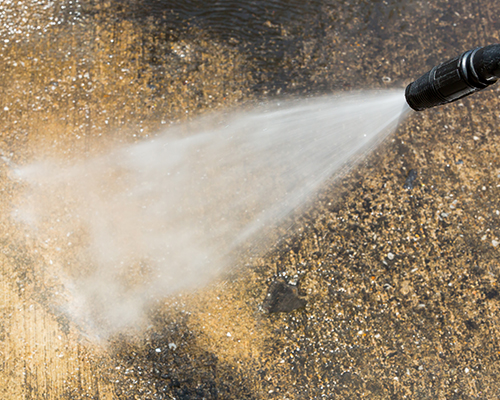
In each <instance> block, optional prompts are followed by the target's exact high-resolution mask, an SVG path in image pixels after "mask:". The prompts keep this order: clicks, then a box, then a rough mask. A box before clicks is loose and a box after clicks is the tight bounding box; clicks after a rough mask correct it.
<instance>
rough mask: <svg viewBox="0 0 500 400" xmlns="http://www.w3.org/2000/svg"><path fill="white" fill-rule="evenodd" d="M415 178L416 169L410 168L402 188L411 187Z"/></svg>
mask: <svg viewBox="0 0 500 400" xmlns="http://www.w3.org/2000/svg"><path fill="white" fill-rule="evenodd" d="M415 179H417V170H416V169H410V172H409V173H408V176H407V177H406V181H405V184H404V185H403V188H404V189H410V190H411V189H413V187H414V184H415Z"/></svg>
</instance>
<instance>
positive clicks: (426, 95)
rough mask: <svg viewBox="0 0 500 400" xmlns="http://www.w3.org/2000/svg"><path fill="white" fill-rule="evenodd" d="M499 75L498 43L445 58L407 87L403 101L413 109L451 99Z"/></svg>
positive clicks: (488, 84) (499, 54)
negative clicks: (449, 58)
mask: <svg viewBox="0 0 500 400" xmlns="http://www.w3.org/2000/svg"><path fill="white" fill-rule="evenodd" d="M499 78H500V44H492V45H490V46H485V47H479V48H477V49H474V50H469V51H466V52H465V53H463V54H462V55H460V56H458V57H455V58H453V59H451V60H448V61H446V62H444V63H442V64H440V65H438V66H437V67H434V68H432V69H431V70H430V71H429V72H427V73H426V74H424V75H422V76H421V77H420V78H418V79H417V80H416V81H415V82H412V83H410V84H409V85H408V86H407V87H406V92H405V96H406V101H407V103H408V105H409V106H410V107H411V108H413V109H414V110H416V111H421V110H425V109H426V108H431V107H435V106H439V105H441V104H447V103H451V102H453V101H455V100H458V99H460V98H462V97H465V96H468V95H469V94H472V93H474V92H477V91H479V90H482V89H484V88H486V87H488V86H490V85H492V84H493V83H495V82H496V81H497V79H499Z"/></svg>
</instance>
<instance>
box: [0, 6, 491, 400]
mask: <svg viewBox="0 0 500 400" xmlns="http://www.w3.org/2000/svg"><path fill="white" fill-rule="evenodd" d="M15 3H16V4H10V5H6V6H5V9H4V10H2V12H1V16H0V21H1V22H2V26H3V28H2V29H3V30H2V31H1V32H0V39H2V46H1V57H0V71H2V76H3V79H2V81H1V82H0V94H1V95H0V127H1V131H0V132H1V133H0V135H1V137H0V149H1V151H2V153H3V156H4V157H5V158H6V159H9V160H10V161H9V162H13V163H16V164H24V163H27V162H29V161H33V160H36V159H38V158H41V157H42V156H47V155H51V156H55V157H59V158H62V159H66V160H72V159H75V158H82V157H83V158H84V157H88V156H91V155H94V154H99V153H102V152H104V151H105V150H106V149H108V148H110V147H113V146H115V145H117V143H129V142H134V141H137V140H141V138H143V137H147V136H152V135H154V134H155V133H156V132H158V131H159V130H160V129H162V127H163V126H165V125H168V124H169V123H171V122H173V121H180V120H183V119H185V118H189V116H191V115H198V114H200V113H203V112H210V111H211V110H214V109H218V110H220V109H223V110H225V109H230V108H233V107H237V106H239V105H241V104H251V103H252V102H254V101H258V100H259V99H265V98H270V97H274V96H282V97H288V96H298V95H303V96H304V95H314V94H319V93H325V92H331V91H339V90H351V89H361V88H385V87H388V88H394V87H404V85H405V84H406V83H408V82H409V81H410V80H411V79H412V78H415V77H417V76H419V74H421V73H423V72H425V71H426V70H427V69H429V68H430V67H432V66H433V65H435V64H436V63H438V62H439V61H441V60H444V59H447V58H449V57H452V56H455V55H456V54H459V53H460V52H462V51H464V50H467V49H469V48H472V47H475V46H478V45H485V44H490V43H497V42H499V41H500V37H499V32H500V29H499V28H500V21H499V19H498V7H499V4H498V3H497V2H495V1H493V2H487V1H482V0H479V1H477V2H473V3H471V2H459V1H447V0H439V1H435V2H432V3H431V2H426V1H403V2H401V1H386V2H378V1H377V2H368V1H361V0H360V1H349V2H328V3H326V2H325V4H322V3H318V2H311V7H312V6H314V7H316V8H314V9H315V10H317V9H319V10H322V12H321V13H319V14H314V13H312V14H311V13H309V14H308V13H303V12H301V11H300V9H299V11H297V12H290V13H288V14H287V13H283V8H280V7H278V6H276V7H277V8H276V10H273V9H270V10H267V11H266V12H262V13H261V14H259V15H256V16H255V18H256V21H258V22H259V24H260V25H259V24H254V25H253V28H252V29H254V30H255V32H253V33H252V34H251V35H250V38H249V37H246V38H245V37H244V35H243V34H242V33H241V32H240V31H236V33H235V34H234V37H231V35H230V34H228V35H226V36H224V35H220V34H217V32H216V33H211V32H210V31H206V26H204V25H203V24H200V23H198V24H197V23H196V21H192V23H191V24H190V25H188V24H187V23H185V21H183V20H182V19H181V20H180V22H177V23H176V25H175V29H173V28H172V29H170V30H169V29H167V28H168V25H166V24H167V22H164V23H162V22H161V21H162V20H161V18H160V17H159V14H158V9H157V8H154V10H155V11H154V13H151V14H148V10H147V9H145V10H146V11H145V12H144V13H137V12H136V11H137V9H138V8H137V7H139V8H141V6H140V5H138V4H134V3H133V2H122V3H121V6H118V3H113V2H110V1H107V2H106V1H102V2H100V1H90V0H89V1H88V2H81V1H80V2H77V1H74V2H72V3H70V2H63V3H61V4H57V5H53V6H47V7H45V6H46V5H45V4H44V3H40V4H37V3H32V2H22V1H20V2H15ZM63 4H64V5H65V7H64V8H63V6H62V5H63ZM155 4H156V6H157V5H158V4H159V3H158V2H156V3H155ZM273 4H274V3H273ZM23 6H26V7H27V8H23ZM262 7H264V8H265V6H262ZM293 7H299V8H300V5H297V4H295V3H293V4H292V6H291V8H292V11H293ZM302 7H304V6H302ZM285 9H286V8H285ZM134 10H135V13H134ZM274 11H276V12H274ZM280 13H281V14H280ZM273 15H277V16H276V18H275V19H273ZM283 15H284V16H283ZM56 17H57V18H58V19H57V20H56V19H55V18H56ZM23 18H24V19H23ZM51 18H52V19H51ZM267 18H269V19H267ZM165 20H166V21H170V22H168V23H169V24H172V22H171V19H168V18H166V19H165ZM174 20H175V18H174ZM59 21H61V23H59ZM259 26H260V27H262V32H264V34H265V35H264V34H263V35H264V38H263V39H262V40H260V41H257V40H252V37H253V36H252V35H257V34H258V30H259ZM203 28H205V31H204V30H203ZM28 33H29V36H28ZM266 38H267V39H266ZM499 99H500V86H499V85H496V86H493V87H492V88H491V89H488V90H486V91H485V92H484V93H480V94H477V95H475V96H474V97H470V98H467V99H464V100H463V101H460V102H458V103H455V104H453V105H448V106H445V107H441V108H438V109H434V110H429V111H428V112H425V113H419V114H416V113H413V114H412V115H411V116H410V117H409V118H408V119H407V120H406V121H404V122H403V123H402V124H401V126H400V128H399V129H398V131H397V132H396V133H395V134H394V135H393V136H392V137H391V138H390V139H389V140H388V141H387V142H386V143H385V144H384V145H383V146H381V147H380V148H379V149H378V150H377V151H376V152H374V153H373V154H371V155H370V156H369V157H368V158H367V159H366V160H365V161H364V162H363V163H362V164H361V165H359V166H358V167H356V168H355V169H354V170H352V171H351V172H350V173H349V174H348V175H346V176H345V177H343V178H342V179H341V180H340V181H337V182H333V183H332V184H331V185H329V186H327V187H325V188H324V190H323V191H322V192H321V193H320V194H319V195H318V196H317V197H316V198H315V199H313V202H312V205H311V206H310V207H309V208H308V209H307V210H306V211H305V212H304V214H301V215H297V216H296V217H295V219H294V221H293V229H292V230H291V231H288V232H287V233H286V234H285V235H283V236H282V238H281V239H280V240H277V241H276V242H273V243H269V244H268V246H267V249H266V251H264V253H263V254H259V255H255V254H250V255H246V256H242V259H241V262H240V264H241V267H240V268H236V270H235V271H234V273H233V274H232V275H231V276H230V277H228V278H227V279H226V280H225V281H223V282H214V284H213V285H212V286H211V287H207V288H206V289H204V290H200V291H198V292H196V293H183V294H180V295H179V296H177V297H175V298H170V299H165V300H163V301H161V302H159V303H158V305H157V307H155V308H154V309H152V310H151V316H150V325H149V327H148V328H147V329H146V331H145V332H144V333H142V334H140V335H132V334H127V333H126V332H125V333H124V334H123V335H120V336H118V337H113V338H112V339H111V340H110V342H109V343H101V342H97V341H96V340H94V339H92V338H88V337H86V336H85V334H84V333H82V332H81V331H80V330H79V329H78V327H76V326H74V325H73V324H72V323H71V321H68V320H67V319H66V318H65V317H64V315H61V314H60V313H58V312H57V311H56V310H55V309H54V307H53V301H52V300H51V299H53V298H54V296H56V294H57V293H59V292H60V291H62V292H63V291H64V287H62V286H61V284H60V282H58V280H57V270H56V267H55V266H53V265H51V264H50V263H49V260H48V258H47V253H46V252H44V251H45V250H44V246H43V243H39V242H37V240H36V238H33V237H30V236H27V232H25V231H23V229H22V228H21V227H20V226H19V224H18V223H16V222H15V221H14V220H13V219H12V218H11V214H10V210H11V208H12V205H15V204H16V201H18V195H19V191H20V189H21V188H20V187H19V185H18V184H16V183H15V182H14V181H12V180H11V179H9V178H8V165H7V164H5V165H3V166H2V167H1V171H0V181H1V182H0V187H1V190H2V196H1V198H0V207H1V210H2V213H1V216H0V226H1V232H2V236H1V238H2V239H1V248H2V251H1V252H0V260H1V273H0V288H1V294H0V315H1V319H0V361H1V362H0V395H1V396H0V397H2V398H5V399H84V398H93V399H173V398H175V399H203V398H205V399H320V398H326V399H348V398H370V399H389V398H390V399H402V398H409V399H410V398H411V399H428V398H436V399H493V398H498V397H499V396H500V384H499V383H498V375H499V372H500V362H499V357H500V344H499V341H498V337H499V333H500V332H499V330H500V319H499V314H498V312H499V301H500V289H499V287H498V279H499V274H500V269H499V262H498V260H499V251H500V245H499V242H500V229H499V223H500V215H499V214H500V202H499V200H498V199H499V187H500V158H499V150H500V135H499V130H498V125H499V121H500V111H499V110H500V107H499V105H500V100H499ZM412 169H413V170H416V171H417V177H416V180H415V182H414V188H413V189H411V190H407V189H404V188H403V185H404V184H405V180H406V178H407V176H408V174H409V172H410V170H412ZM58 257H59V260H60V262H59V263H60V265H63V264H64V263H63V261H64V260H65V259H69V258H70V257H71V253H70V252H68V253H65V254H61V255H59V256H58ZM61 260H62V261H61ZM276 280H278V281H281V282H285V283H290V281H294V280H295V281H298V287H297V293H294V295H297V296H299V297H300V298H303V299H305V300H306V301H307V304H306V305H305V307H302V308H299V309H297V310H295V311H290V312H282V313H266V312H265V311H264V310H263V307H262V304H263V303H264V300H265V298H266V293H267V291H268V288H269V287H270V285H272V282H275V281H276ZM299 303H300V305H303V302H299Z"/></svg>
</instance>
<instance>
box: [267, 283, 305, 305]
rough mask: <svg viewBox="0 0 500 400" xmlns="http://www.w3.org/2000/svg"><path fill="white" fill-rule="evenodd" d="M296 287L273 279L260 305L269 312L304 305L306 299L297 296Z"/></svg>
mask: <svg viewBox="0 0 500 400" xmlns="http://www.w3.org/2000/svg"><path fill="white" fill-rule="evenodd" d="M297 292H298V291H297V287H296V286H293V285H289V284H287V283H285V282H283V281H274V282H273V283H271V285H270V286H269V289H268V290H267V295H266V298H265V300H264V303H263V304H262V307H263V308H264V309H265V310H266V311H267V312H269V313H277V312H290V311H293V310H296V309H298V308H302V307H305V306H306V304H307V301H306V300H305V299H303V298H301V297H299V295H298V293H297Z"/></svg>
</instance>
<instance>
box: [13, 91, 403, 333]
mask: <svg viewBox="0 0 500 400" xmlns="http://www.w3.org/2000/svg"><path fill="white" fill-rule="evenodd" d="M405 104H406V103H405V100H404V95H403V93H402V91H396V92H393V91H391V92H389V91H382V92H359V93H355V94H348V95H341V96H330V97H323V98H318V99H310V100H302V101H297V102H287V103H283V104H282V105H278V104H277V103H273V104H271V105H268V106H263V107H261V108H259V109H258V110H254V111H247V112H241V113H239V114H234V115H230V116H224V117H222V116H220V115H218V116H215V117H209V118H204V119H201V120H199V121H196V122H195V123H193V124H189V125H182V126H178V127H173V128H171V129H168V130H167V131H166V132H164V133H163V134H162V135H159V136H158V137H157V138H155V139H154V140H149V141H144V142H142V143H139V144H136V145H130V146H128V147H125V148H120V149H117V150H116V151H114V152H112V153H110V154H108V155H106V156H102V157H99V158H95V159H90V160H88V161H85V162H79V163H75V165H72V166H69V167H68V166H66V167H61V165H60V164H59V163H57V162H55V161H47V162H44V163H37V164H33V165H28V166H26V167H23V168H21V169H20V170H18V171H17V175H18V176H19V177H20V179H22V180H23V181H25V182H26V184H27V190H26V195H25V199H24V202H23V204H22V205H19V206H18V207H17V208H16V209H15V210H14V214H15V216H16V218H17V219H18V220H20V221H22V222H23V223H25V224H27V225H28V226H29V227H30V229H32V230H33V235H35V236H36V237H37V239H38V241H39V242H40V243H42V247H43V248H45V250H46V252H47V254H48V255H47V257H49V255H50V257H51V259H52V258H54V259H55V261H56V263H57V265H58V266H59V270H58V272H57V273H58V274H59V275H60V276H63V282H64V285H65V289H66V292H67V294H68V296H67V300H66V302H65V304H58V305H57V306H58V307H59V308H61V309H63V310H64V311H65V312H66V313H67V314H68V315H69V316H70V317H71V318H72V320H73V321H75V322H76V323H77V324H79V325H80V326H82V327H84V329H86V330H90V331H92V332H91V333H92V334H94V335H99V336H107V335H109V334H113V333H116V332H118V331H120V330H121V329H124V328H127V327H130V326H133V325H137V324H139V323H140V322H141V320H142V318H143V316H144V313H145V311H146V309H147V307H148V304H149V303H150V302H151V301H153V300H156V299H159V298H161V297H163V296H168V295H170V294H173V293H175V292H176V291H179V290H181V289H182V290H184V289H194V288H198V287H200V285H203V284H206V283H207V282H209V281H210V280H212V279H214V278H216V277H217V276H219V274H220V273H221V272H224V271H225V270H227V269H228V268H231V267H232V265H233V264H234V263H235V254H237V253H238V250H239V249H240V248H241V246H245V248H252V246H253V245H256V244H258V242H259V241H262V238H263V237H265V234H266V231H267V230H268V229H270V228H271V227H273V226H276V225H279V224H280V223H282V221H283V220H284V218H285V217H286V216H287V215H288V214H289V213H290V212H291V211H292V210H296V209H297V208H298V207H299V206H301V205H303V204H304V203H305V202H306V201H307V199H308V198H310V197H311V195H312V194H313V193H314V192H316V191H317V190H318V188H320V187H321V185H322V184H323V183H324V182H325V181H326V180H327V179H329V178H331V177H332V176H335V175H336V174H337V173H338V172H339V171H341V170H342V169H344V168H345V167H346V163H352V162H354V161H355V160H357V159H359V158H360V156H362V155H363V154H365V153H366V152H368V151H369V150H370V149H372V148H373V147H374V146H376V145H377V143H379V142H380V141H381V140H383V139H384V138H385V137H386V136H387V135H388V134H389V133H390V132H391V131H393V130H394V128H395V127H396V126H397V123H398V122H399V120H400V119H401V117H402V116H403V114H404V113H405V111H406V110H407V107H406V106H405ZM221 121H223V122H221ZM187 131H189V135H186V132H187Z"/></svg>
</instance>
